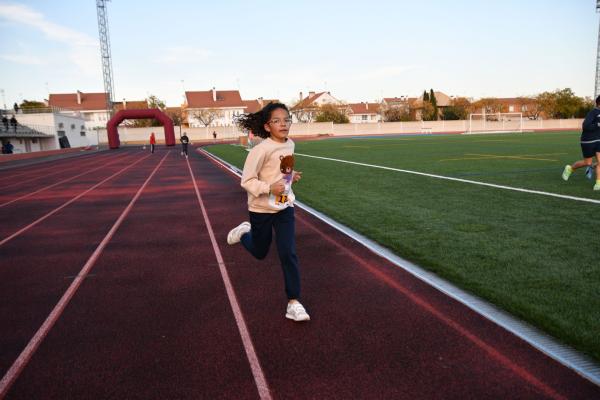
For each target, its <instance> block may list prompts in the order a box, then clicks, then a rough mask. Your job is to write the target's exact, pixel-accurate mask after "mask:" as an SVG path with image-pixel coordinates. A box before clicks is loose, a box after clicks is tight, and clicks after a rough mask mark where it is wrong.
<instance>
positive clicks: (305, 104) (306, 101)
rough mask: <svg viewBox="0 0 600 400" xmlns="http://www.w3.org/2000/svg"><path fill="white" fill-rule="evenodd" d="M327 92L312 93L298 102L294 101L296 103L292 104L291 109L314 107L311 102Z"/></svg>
mask: <svg viewBox="0 0 600 400" xmlns="http://www.w3.org/2000/svg"><path fill="white" fill-rule="evenodd" d="M325 93H327V92H320V93H317V94H314V95H312V96H308V97H306V98H305V99H302V100H300V101H299V102H298V103H296V105H294V106H293V107H292V108H291V110H292V111H294V110H302V109H304V108H311V107H316V106H315V105H314V104H313V103H314V101H315V100H317V99H318V98H319V97H321V95H323V94H325Z"/></svg>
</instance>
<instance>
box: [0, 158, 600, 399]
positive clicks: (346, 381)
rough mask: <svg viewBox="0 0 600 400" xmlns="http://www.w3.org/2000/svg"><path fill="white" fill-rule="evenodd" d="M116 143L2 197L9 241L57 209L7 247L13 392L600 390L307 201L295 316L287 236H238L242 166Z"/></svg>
mask: <svg viewBox="0 0 600 400" xmlns="http://www.w3.org/2000/svg"><path fill="white" fill-rule="evenodd" d="M115 154H117V155H118V157H117V156H115V160H116V161H115V162H114V163H112V164H110V165H106V168H101V169H98V170H95V171H93V172H90V173H89V174H85V175H82V176H79V177H75V178H74V179H72V180H69V181H68V182H64V183H61V184H58V185H56V186H54V187H52V188H50V189H48V190H45V191H43V192H39V193H37V194H35V195H32V196H29V197H27V198H24V199H22V200H19V201H15V202H13V203H11V204H9V205H7V206H5V207H2V208H0V241H2V240H3V239H4V238H5V237H7V236H9V235H12V234H14V232H16V231H18V230H19V229H21V228H22V227H23V226H28V225H31V224H32V223H33V222H35V221H36V220H38V219H40V218H43V217H44V216H45V215H47V214H49V213H53V212H54V213H53V214H51V215H50V216H48V217H46V218H45V219H43V220H42V221H41V222H39V223H37V224H35V225H33V226H32V227H31V228H29V229H27V230H25V231H23V232H22V233H20V234H19V235H17V236H15V237H13V238H12V239H11V240H9V241H7V242H5V243H4V244H2V245H0V260H2V262H1V264H0V376H3V377H4V378H3V379H4V380H3V381H2V382H3V383H2V384H0V398H2V397H4V396H5V397H6V398H7V399H33V398H44V399H86V398H115V399H122V398H128V399H135V398H139V399H165V398H177V399H186V398H189V399H199V398H206V399H219V398H223V399H256V398H261V397H262V398H286V399H287V398H292V399H295V398H297V399H305V398H319V399H321V398H323V399H324V398H327V399H331V398H334V399H338V398H339V399H348V398H361V399H364V398H373V399H391V398H394V399H415V398H420V399H423V398H425V399H427V398H445V399H465V398H473V399H506V398H519V399H545V398H548V399H552V398H569V399H591V398H600V388H599V387H597V386H595V385H593V384H592V383H590V382H589V381H587V380H585V379H583V378H581V377H580V376H578V375H577V374H576V373H575V372H573V371H571V370H569V369H567V368H565V367H563V366H562V365H560V364H558V363H556V362H555V361H553V360H552V359H550V358H548V357H546V356H545V355H543V354H541V353H540V352H538V351H536V350H535V349H533V348H532V347H530V346H529V345H528V344H526V343H524V342H523V341H521V340H520V339H518V338H516V337H514V336H513V335H511V334H510V333H508V332H506V331H505V330H503V329H502V328H499V327H498V326H496V325H495V324H493V323H491V322H490V321H488V320H487V319H485V318H483V317H481V316H479V315H477V314H475V313H474V312H472V311H471V310H470V309H468V308H466V307H465V306H463V305H461V304H459V303H457V302H455V301H454V300H451V299H449V298H448V297H446V296H445V295H444V294H442V293H440V292H438V291H437V290H435V289H432V288H431V287H429V286H427V285H426V284H424V283H423V282H421V281H419V280H417V279H415V278H414V277H412V276H411V275H410V274H408V273H406V272H404V271H402V270H400V269H398V268H397V267H396V266H393V265H391V264H390V263H389V262H388V261H386V260H384V259H381V258H379V257H378V256H376V255H374V254H373V253H371V252H370V251H369V250H367V249H366V248H364V247H362V246H361V245H360V244H359V243H357V242H355V241H354V240H352V239H350V238H348V237H346V236H345V235H343V234H341V233H339V232H338V231H336V230H334V229H333V228H331V227H329V226H328V225H325V224H323V223H322V222H320V221H319V220H317V219H315V218H313V217H312V216H310V215H309V214H307V213H305V212H303V211H302V210H300V209H296V216H297V242H298V253H299V258H300V263H301V269H302V279H303V302H304V303H305V305H306V307H307V309H308V311H309V312H310V314H311V317H312V320H311V321H310V322H309V323H304V324H297V323H294V322H291V321H289V320H286V319H285V317H284V311H285V303H286V299H285V295H284V292H283V278H282V274H281V271H280V267H279V263H278V261H277V256H276V252H275V251H273V250H274V249H272V252H271V254H269V256H268V257H267V259H265V260H263V261H257V260H254V259H252V258H250V257H249V256H248V255H247V254H246V252H245V251H244V249H243V248H242V247H241V246H240V245H237V246H228V245H227V244H226V239H225V238H226V234H227V232H228V231H229V229H231V227H233V226H235V225H237V224H238V223H239V222H240V221H242V220H245V219H247V211H246V208H245V203H246V196H245V193H244V192H243V190H242V189H241V188H240V187H239V181H238V179H237V178H236V177H234V176H231V175H230V174H229V173H227V172H226V171H225V170H224V169H222V168H220V167H218V166H216V165H215V164H214V163H212V162H211V161H209V160H207V159H205V158H204V157H202V156H201V155H198V154H191V155H190V159H189V165H190V167H191V171H192V172H193V175H194V177H195V182H194V181H193V180H192V177H191V174H190V168H188V164H187V162H186V160H185V159H184V158H182V157H181V156H180V155H179V152H178V151H171V152H168V151H167V150H165V149H162V148H161V149H159V151H157V153H156V154H154V155H151V156H149V154H148V152H147V151H146V152H142V151H141V150H139V149H121V150H118V151H117V152H116V153H115ZM121 156H122V157H121ZM88 160H89V158H88ZM71 162H72V163H73V164H72V168H73V170H77V165H78V164H77V163H78V162H80V161H78V160H76V159H73V160H71ZM85 162H86V164H85V165H86V168H89V169H90V170H92V169H94V168H95V167H96V166H100V165H104V164H107V162H106V160H105V159H103V158H101V157H99V158H98V159H97V164H95V165H94V164H91V165H90V163H89V161H85ZM161 162H162V163H161ZM134 163H135V164H134ZM82 165H83V164H82ZM70 168H71V167H70ZM82 171H83V170H82ZM82 171H80V172H82ZM76 175H77V173H75V172H73V173H72V176H76ZM61 178H62V179H65V178H66V177H61ZM305 179H310V177H305ZM58 181H59V180H57V182H58ZM102 181H105V182H104V183H102V184H100V185H98V183H100V182H102ZM49 183H50V182H46V181H44V182H38V185H37V186H36V185H34V184H32V183H31V182H30V183H29V184H28V185H27V187H28V190H30V191H31V192H34V191H36V190H38V189H40V188H42V187H44V186H47V185H48V184H49ZM194 183H195V184H196V185H194ZM195 186H197V189H198V193H196V187H195ZM92 187H94V189H92V190H90V191H89V192H87V193H86V194H85V195H81V193H84V192H85V191H86V190H89V189H90V188H92ZM23 194H24V193H23V192H22V190H19V191H18V193H14V195H13V196H14V197H13V199H15V198H17V197H19V196H23ZM77 196H80V197H79V198H77V199H76V200H74V201H72V200H73V199H74V198H76V197H77ZM8 200H11V199H10V198H9V199H8ZM69 201H71V202H70V203H69V204H68V205H66V206H64V207H63V208H61V209H60V210H59V211H56V212H55V211H54V210H56V209H57V208H58V207H62V206H63V205H64V204H65V203H68V202H69ZM202 208H204V213H203V210H202ZM211 235H212V236H213V238H214V240H215V246H213V244H212V243H211ZM218 254H220V257H219V256H218ZM84 266H85V268H87V270H84ZM223 270H224V271H225V275H226V276H227V277H228V278H229V280H230V283H231V290H232V291H233V293H234V296H235V300H236V302H237V304H238V306H239V312H240V315H237V316H236V315H235V313H234V311H233V308H232V304H235V302H233V303H232V299H231V296H230V293H228V291H227V288H226V284H225V283H224V280H223V276H224V275H223ZM69 288H71V289H69ZM73 288H75V289H73ZM69 290H71V294H70V295H65V293H68V291H69ZM65 296H66V297H68V299H67V301H66V302H65V301H64V299H65ZM61 298H62V299H63V304H62V306H59V307H58V308H57V304H58V303H59V301H60V300H61ZM61 307H62V308H61ZM57 309H58V310H59V312H57V311H56V310H57ZM53 310H54V314H52V315H53V317H52V318H51V319H53V321H52V324H47V323H46V325H45V326H46V328H45V329H46V331H45V332H42V334H40V328H41V327H42V326H44V323H45V321H47V319H48V317H49V315H51V313H52V312H53ZM240 317H241V320H240V319H239V318H240ZM240 327H242V328H240ZM244 327H245V329H246V330H247V332H246V333H247V338H246V340H245V339H244V334H243V333H242V334H240V329H242V330H243V328H244ZM36 333H37V334H38V335H37V339H36V340H37V343H36V344H35V345H34V346H33V347H32V346H31V343H32V338H34V336H35V335H36ZM248 339H249V341H248ZM34 341H35V340H34ZM28 345H29V349H30V350H28V351H29V353H28V354H27V355H26V357H23V353H24V350H25V349H26V348H28V347H27V346H28ZM26 352H27V351H26ZM252 354H254V356H255V359H254V360H253V359H252ZM19 357H21V358H19ZM16 360H21V362H22V363H21V364H20V365H15V361H16ZM249 360H250V361H249ZM7 375H9V377H8V378H7ZM261 375H262V377H263V378H264V381H262V383H264V385H265V387H264V388H262V389H261V388H260V385H261V380H260V376H261ZM2 385H4V386H2Z"/></svg>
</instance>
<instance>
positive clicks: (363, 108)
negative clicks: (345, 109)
mask: <svg viewBox="0 0 600 400" xmlns="http://www.w3.org/2000/svg"><path fill="white" fill-rule="evenodd" d="M367 104H368V105H369V107H368V108H367ZM348 106H349V107H350V109H351V110H352V114H377V113H378V112H379V104H378V103H355V104H348Z"/></svg>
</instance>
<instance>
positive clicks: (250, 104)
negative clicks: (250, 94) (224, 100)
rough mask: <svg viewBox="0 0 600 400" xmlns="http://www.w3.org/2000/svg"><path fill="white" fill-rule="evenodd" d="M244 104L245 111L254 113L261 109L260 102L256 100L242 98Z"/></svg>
mask: <svg viewBox="0 0 600 400" xmlns="http://www.w3.org/2000/svg"><path fill="white" fill-rule="evenodd" d="M242 102H243V103H244V105H245V106H246V111H245V112H247V113H255V112H257V111H258V110H260V109H261V106H260V103H259V102H258V100H242Z"/></svg>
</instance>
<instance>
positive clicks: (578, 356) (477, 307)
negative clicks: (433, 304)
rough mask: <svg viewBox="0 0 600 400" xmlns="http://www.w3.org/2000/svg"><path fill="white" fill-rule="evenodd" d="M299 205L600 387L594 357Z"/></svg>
mask: <svg viewBox="0 0 600 400" xmlns="http://www.w3.org/2000/svg"><path fill="white" fill-rule="evenodd" d="M197 151H198V152H199V153H201V154H204V155H205V156H207V157H209V158H212V159H213V160H214V161H216V162H217V163H219V164H221V165H222V166H223V167H224V168H226V169H228V170H230V171H231V172H232V173H234V174H235V175H237V176H239V177H241V171H240V169H239V168H237V167H236V166H234V165H232V164H230V163H228V162H227V161H225V160H222V159H221V158H219V157H217V156H215V155H214V154H211V153H209V152H208V151H206V150H204V149H197ZM295 155H304V156H308V157H312V158H319V159H326V160H333V161H341V162H347V163H351V164H358V165H363V166H369V167H373V166H371V165H370V164H363V163H357V162H350V161H344V160H336V159H330V158H326V157H317V156H310V155H306V154H299V153H295ZM374 167H379V166H374ZM379 168H382V169H388V170H396V171H399V172H407V173H413V174H417V175H425V176H429V177H434V178H440V179H449V180H456V181H463V182H466V183H474V184H480V185H484V186H492V187H499V188H503V189H509V190H516V191H524V192H533V193H534V194H545V193H546V192H538V191H529V190H527V189H519V188H511V187H510V186H506V187H502V185H494V184H489V183H482V182H477V181H469V180H465V179H459V178H451V177H444V176H438V175H433V174H427V173H421V172H416V171H409V170H398V169H395V168H390V167H379ZM548 195H554V196H556V197H561V198H571V197H572V196H562V195H556V194H553V193H548ZM572 199H582V198H577V197H574V198H572ZM582 200H584V201H591V202H593V203H598V204H600V201H594V200H592V199H582ZM295 204H296V205H297V206H298V207H300V208H301V209H303V210H304V211H306V212H308V213H309V214H311V215H313V216H314V217H316V218H318V219H320V220H321V221H323V222H325V223H326V224H328V225H330V226H331V227H333V228H335V229H336V230H338V231H340V232H342V233H344V234H345V235H347V236H349V237H350V238H352V239H354V240H356V241H357V242H359V243H361V244H362V245H364V246H365V247H366V248H368V249H369V250H371V251H372V252H373V253H375V254H377V255H378V256H380V257H383V258H385V259H387V260H388V261H390V262H392V263H393V264H394V265H396V266H397V267H400V268H402V269H403V270H405V271H407V272H409V273H410V274H411V275H413V276H415V277H416V278H418V279H420V280H421V281H423V282H425V283H427V284H429V285H430V286H432V287H434V288H435V289H437V290H439V291H440V292H442V293H444V294H446V295H447V296H449V297H451V298H452V299H454V300H456V301H458V302H460V303H462V304H463V305H465V306H467V307H468V308H470V309H471V310H473V311H475V312H476V313H478V314H479V315H481V316H483V317H485V318H486V319H488V320H490V321H492V322H494V323H495V324H497V325H499V326H500V327H502V328H504V329H506V330H507V331H509V332H511V333H512V334H514V335H515V336H517V337H519V338H520V339H522V340H524V341H525V342H527V343H528V344H530V345H531V346H533V347H534V348H536V349H537V350H539V351H541V352H542V353H544V354H546V355H547V356H549V357H551V358H552V359H554V360H556V361H557V362H559V363H560V364H562V365H564V366H566V367H568V368H570V369H572V370H574V371H575V372H577V373H578V374H579V375H581V376H583V377H584V378H586V379H588V380H589V381H590V382H593V383H594V384H596V385H598V386H600V365H598V364H597V363H596V362H595V361H594V360H592V359H591V358H590V357H588V356H586V355H584V354H582V353H580V352H578V351H577V350H575V349H573V348H571V347H570V346H567V345H565V344H562V343H558V342H557V341H556V339H554V338H553V337H551V336H549V335H547V334H546V333H544V332H542V331H540V330H539V329H537V328H535V327H534V326H532V325H530V324H528V323H526V322H524V321H521V320H519V319H517V318H515V317H513V316H512V315H510V314H508V313H506V312H505V311H503V310H501V309H499V308H497V307H496V306H494V305H493V304H491V303H488V302H487V301H485V300H483V299H481V298H479V297H477V296H474V295H472V294H470V293H468V292H466V291H464V290H462V289H460V288H458V287H456V286H454V285H453V284H452V283H450V282H448V281H446V280H445V279H442V278H440V277H439V276H437V275H435V274H433V273H431V272H428V271H426V270H425V269H424V268H422V267H420V266H418V265H416V264H414V263H412V262H410V261H408V260H405V259H403V258H402V257H400V256H398V255H396V254H394V253H393V252H392V251H391V250H389V249H387V248H385V247H383V246H381V245H379V244H377V243H375V242H374V241H372V240H371V239H368V238H367V237H365V236H363V235H361V234H359V233H357V232H355V231H354V230H352V229H351V228H349V227H347V226H345V225H343V224H341V223H339V222H337V221H335V220H333V219H331V218H329V217H328V216H327V215H325V214H323V213H321V212H319V211H317V210H315V209H313V208H312V207H310V206H308V205H306V204H303V203H302V202H300V201H297V200H296V201H295Z"/></svg>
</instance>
